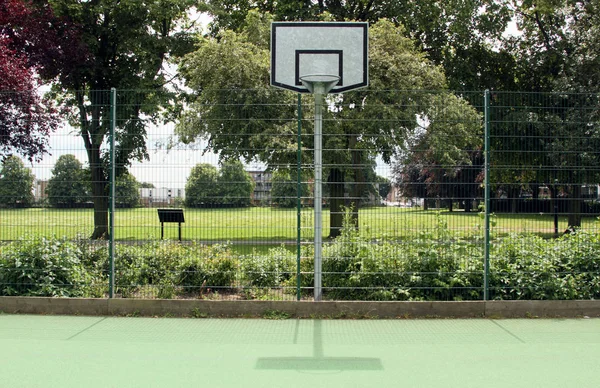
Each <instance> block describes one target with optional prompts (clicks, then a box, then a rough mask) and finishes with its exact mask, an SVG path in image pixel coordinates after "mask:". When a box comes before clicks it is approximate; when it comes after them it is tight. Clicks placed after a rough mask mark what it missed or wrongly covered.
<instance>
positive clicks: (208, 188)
mask: <svg viewBox="0 0 600 388" xmlns="http://www.w3.org/2000/svg"><path fill="white" fill-rule="evenodd" d="M253 190H254V181H253V180H252V177H251V176H250V174H248V172H246V171H245V170H244V165H243V164H242V163H241V162H240V161H225V162H223V163H222V164H221V169H220V170H218V169H217V168H216V167H215V166H213V165H212V164H208V163H203V164H198V165H196V166H195V167H193V168H192V171H191V172H190V176H189V177H188V180H187V183H186V185H185V205H186V206H188V207H220V206H227V207H232V206H235V207H241V206H248V205H250V197H251V195H252V191H253Z"/></svg>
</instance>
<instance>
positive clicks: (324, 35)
mask: <svg viewBox="0 0 600 388" xmlns="http://www.w3.org/2000/svg"><path fill="white" fill-rule="evenodd" d="M368 28H369V25H368V23H357V22H331V23H327V22H273V23H271V85H272V86H275V87H277V88H282V89H287V90H292V91H295V92H298V93H312V94H313V95H314V97H315V126H314V139H315V140H314V155H315V156H314V162H315V180H314V190H315V192H314V212H315V218H314V247H315V252H314V254H315V262H314V264H315V272H314V300H315V301H320V300H321V298H322V293H323V291H322V281H321V280H322V279H321V274H322V248H323V239H322V234H323V226H322V198H323V192H322V185H323V157H322V153H323V144H322V143H323V128H322V127H323V109H324V106H325V96H326V95H327V94H328V93H330V92H331V93H343V92H346V91H349V90H355V89H360V88H364V87H366V86H367V85H368V84H369V66H368V65H369V60H368V51H369V39H368ZM298 257H299V256H298ZM298 260H300V259H298ZM298 263H299V261H298ZM298 268H300V267H298ZM298 284H299V283H298ZM298 287H300V286H298ZM298 295H300V294H298ZM299 298H300V297H298V299H299Z"/></svg>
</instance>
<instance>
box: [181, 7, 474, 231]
mask: <svg viewBox="0 0 600 388" xmlns="http://www.w3.org/2000/svg"><path fill="white" fill-rule="evenodd" d="M271 20H272V17H271V16H270V15H269V14H262V15H261V14H258V13H257V12H253V11H251V12H249V13H248V16H247V18H246V20H245V24H244V26H243V28H242V30H241V31H240V32H235V31H230V30H226V31H221V32H219V34H218V36H216V37H210V36H209V37H203V38H201V39H200V41H199V43H198V49H197V50H196V51H195V52H193V53H190V54H188V55H187V56H186V57H185V58H184V59H183V61H182V62H181V63H180V71H181V72H182V74H183V76H184V77H185V79H186V84H187V86H189V87H190V88H192V89H193V90H195V91H196V95H195V98H194V99H193V101H192V102H191V104H190V109H189V110H188V111H187V112H185V114H184V116H183V117H182V119H181V121H180V122H179V125H178V127H177V129H176V133H177V134H178V135H179V138H180V140H181V141H183V142H194V141H196V140H197V139H206V140H207V144H208V145H207V150H210V151H213V152H216V153H218V154H219V155H220V156H221V157H222V158H245V159H247V160H251V159H254V158H256V159H259V160H260V161H263V162H265V163H267V164H269V165H271V166H278V165H287V164H290V163H293V162H294V160H295V149H296V147H295V143H296V137H295V134H296V125H297V124H296V119H295V117H296V104H295V96H294V94H292V93H289V92H285V91H279V90H273V89H271V88H270V86H269V50H268V40H267V39H268V34H265V31H268V27H269V22H270V21H271ZM369 45H370V68H369V72H370V84H371V87H372V89H373V90H375V91H374V92H369V91H357V92H349V93H346V94H344V95H343V96H342V95H338V96H332V97H331V98H330V99H329V101H328V105H329V107H330V109H328V112H326V120H327V121H326V125H324V143H323V147H324V149H327V150H328V152H327V153H325V154H324V164H325V165H328V166H330V167H329V168H328V171H326V174H327V175H328V178H327V182H328V186H329V195H330V202H331V206H332V209H334V210H333V211H332V212H331V217H332V220H331V225H332V226H331V230H330V235H332V236H337V235H338V233H339V228H340V227H341V222H342V216H343V211H342V206H344V205H345V203H344V197H345V196H344V183H345V182H350V181H352V182H355V184H354V185H353V187H354V188H355V190H358V191H356V192H354V193H351V195H350V196H351V197H352V198H356V201H357V202H359V201H360V198H361V197H362V193H361V192H359V191H360V190H361V189H362V188H363V186H364V184H365V180H364V178H365V175H366V171H365V169H368V168H372V167H371V166H372V161H373V160H374V159H375V157H376V156H377V155H381V156H382V157H383V159H384V161H386V162H390V161H391V159H392V157H393V156H394V155H396V154H397V153H398V152H399V151H400V149H401V148H402V147H403V146H405V144H406V141H407V139H408V138H410V137H411V136H413V133H414V132H415V131H418V130H419V128H420V127H421V126H420V125H419V120H422V119H424V118H426V121H428V123H429V125H428V133H429V134H430V138H431V139H430V141H431V142H433V141H438V142H446V141H448V140H453V139H454V140H456V139H457V138H458V137H452V138H448V136H446V135H444V128H445V129H448V130H459V131H462V132H461V133H462V134H464V135H465V136H466V137H465V140H460V141H467V142H470V141H472V139H474V138H477V134H478V133H479V131H480V126H479V124H480V123H479V121H478V115H477V113H476V112H475V110H473V109H472V108H470V107H469V106H468V104H465V103H464V102H463V101H461V99H460V98H458V97H453V96H452V95H451V94H450V93H449V92H446V91H444V90H445V88H446V86H447V82H446V79H445V77H444V73H443V70H442V69H441V68H440V67H439V66H435V65H434V64H432V63H431V62H430V61H428V60H427V58H426V56H425V54H424V53H422V52H421V51H419V49H418V48H417V47H416V46H415V44H414V42H413V41H411V40H410V39H408V38H406V37H405V31H404V29H403V28H402V27H397V26H395V25H394V24H393V23H391V22H390V21H387V20H380V21H379V22H377V23H375V24H373V25H372V26H371V27H370V42H369ZM248 89H251V90H248ZM415 89H420V90H430V91H431V90H435V91H436V92H406V91H407V90H415ZM390 90H392V91H390ZM441 104H443V106H444V108H443V109H439V108H440V106H441ZM442 111H445V112H455V113H452V114H458V115H461V117H462V119H461V123H463V125H456V126H455V128H451V127H449V126H448V124H447V123H448V122H447V121H446V124H444V119H442V117H438V114H439V113H438V112H442ZM465 123H466V124H465ZM306 127H308V128H306V129H304V128H303V132H305V133H309V134H310V133H311V131H312V127H311V126H310V124H307V125H306ZM312 141H313V140H312V137H309V136H308V137H304V138H303V144H302V146H303V148H305V149H306V148H308V149H312V148H313V147H312V146H313V144H312ZM460 147H461V145H460V144H456V146H455V147H454V148H453V151H452V152H450V151H448V152H447V153H446V154H444V155H440V156H441V157H445V158H446V159H447V162H448V163H450V161H451V160H453V159H456V160H459V159H460V160H462V159H464V156H463V155H462V154H461V151H460ZM307 159H308V160H310V159H312V156H311V155H310V154H309V155H307ZM305 160H306V159H305ZM355 205H356V206H355V207H356V208H358V206H359V203H356V204H355Z"/></svg>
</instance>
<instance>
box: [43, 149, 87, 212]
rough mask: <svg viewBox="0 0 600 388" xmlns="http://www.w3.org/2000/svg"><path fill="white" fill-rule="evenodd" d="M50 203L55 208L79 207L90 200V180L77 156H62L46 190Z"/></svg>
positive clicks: (55, 166) (53, 170)
mask: <svg viewBox="0 0 600 388" xmlns="http://www.w3.org/2000/svg"><path fill="white" fill-rule="evenodd" d="M46 193H47V194H48V202H50V205H52V206H55V207H66V208H71V207H77V206H81V204H82V203H85V202H88V201H90V200H91V198H90V180H89V176H88V175H87V174H86V171H85V170H84V169H83V165H82V164H81V162H80V161H79V160H78V159H77V158H76V157H75V155H71V154H66V155H61V156H60V157H59V158H58V160H57V161H56V164H54V168H53V169H52V177H51V178H50V179H49V180H48V187H47V188H46Z"/></svg>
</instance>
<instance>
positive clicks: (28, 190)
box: [0, 155, 35, 207]
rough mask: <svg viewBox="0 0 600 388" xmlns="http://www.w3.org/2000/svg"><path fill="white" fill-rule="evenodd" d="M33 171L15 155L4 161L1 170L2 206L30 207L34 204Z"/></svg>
mask: <svg viewBox="0 0 600 388" xmlns="http://www.w3.org/2000/svg"><path fill="white" fill-rule="evenodd" d="M34 179H35V177H34V175H33V173H32V172H31V169H29V168H27V167H25V164H24V163H23V161H22V160H21V159H20V158H19V157H17V156H14V155H11V156H8V157H6V158H5V159H4V160H3V161H2V170H0V205H3V206H6V207H30V206H31V205H32V204H33V181H34Z"/></svg>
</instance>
